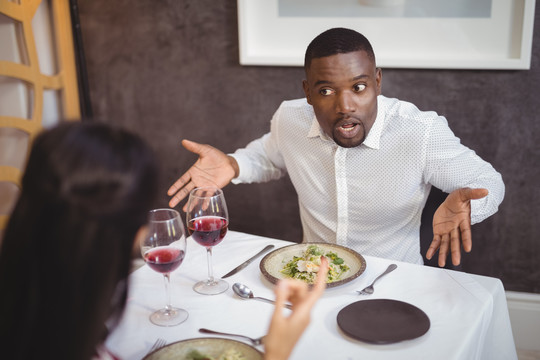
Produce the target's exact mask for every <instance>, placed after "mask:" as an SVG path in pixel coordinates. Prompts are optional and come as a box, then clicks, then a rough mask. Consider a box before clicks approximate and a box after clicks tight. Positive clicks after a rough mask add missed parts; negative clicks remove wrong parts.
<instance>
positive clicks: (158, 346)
mask: <svg viewBox="0 0 540 360" xmlns="http://www.w3.org/2000/svg"><path fill="white" fill-rule="evenodd" d="M165 344H167V341H165V339H162V338H157V340H156V342H155V343H154V345H152V347H151V348H150V350H148V353H147V354H150V353H151V352H153V351H156V350H157V349H161V348H162V347H163V346H165Z"/></svg>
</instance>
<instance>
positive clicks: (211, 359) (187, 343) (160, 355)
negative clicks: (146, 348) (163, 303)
mask: <svg viewBox="0 0 540 360" xmlns="http://www.w3.org/2000/svg"><path fill="white" fill-rule="evenodd" d="M165 359H179V360H262V359H263V354H262V352H260V351H259V350H257V349H255V348H254V347H252V346H249V345H247V344H245V343H243V342H240V341H236V340H229V339H222V338H194V339H187V340H182V341H177V342H174V343H171V344H168V345H166V346H164V347H162V348H160V349H158V350H155V351H153V352H151V353H150V354H148V355H146V356H145V357H144V359H143V360H165Z"/></svg>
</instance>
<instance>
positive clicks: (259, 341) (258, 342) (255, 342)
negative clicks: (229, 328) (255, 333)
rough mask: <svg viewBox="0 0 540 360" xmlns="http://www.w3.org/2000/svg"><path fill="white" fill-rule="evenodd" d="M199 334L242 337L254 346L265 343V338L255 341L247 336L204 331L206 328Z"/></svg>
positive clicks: (200, 330)
mask: <svg viewBox="0 0 540 360" xmlns="http://www.w3.org/2000/svg"><path fill="white" fill-rule="evenodd" d="M199 332H201V333H203V334H217V335H226V336H237V337H241V338H244V339H248V340H249V341H251V343H252V344H253V345H261V344H262V343H263V339H264V336H261V337H260V338H256V339H253V338H250V337H248V336H245V335H238V334H229V333H224V332H219V331H214V330H209V329H204V328H201V329H199Z"/></svg>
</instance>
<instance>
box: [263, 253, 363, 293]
mask: <svg viewBox="0 0 540 360" xmlns="http://www.w3.org/2000/svg"><path fill="white" fill-rule="evenodd" d="M321 256H324V257H326V258H327V259H328V263H329V265H330V269H329V271H328V275H327V279H326V284H327V285H326V286H327V287H334V286H338V285H341V284H344V283H347V282H349V281H352V280H354V279H356V278H357V277H358V276H360V275H361V274H362V273H363V272H364V271H365V270H366V260H365V259H364V257H363V256H362V255H360V254H359V253H357V252H356V251H354V250H352V249H349V248H347V247H344V246H341V245H336V244H329V243H303V244H295V245H289V246H285V247H282V248H279V249H277V250H274V251H272V252H271V253H269V254H267V255H266V256H265V257H264V258H263V259H262V260H261V263H260V265H259V268H260V270H261V272H262V274H263V275H264V277H265V278H266V279H267V280H268V281H270V282H271V283H273V284H275V283H277V282H278V280H279V279H285V278H294V279H299V280H302V281H304V282H306V283H308V284H313V282H314V281H315V278H316V276H317V272H318V271H319V265H320V264H321Z"/></svg>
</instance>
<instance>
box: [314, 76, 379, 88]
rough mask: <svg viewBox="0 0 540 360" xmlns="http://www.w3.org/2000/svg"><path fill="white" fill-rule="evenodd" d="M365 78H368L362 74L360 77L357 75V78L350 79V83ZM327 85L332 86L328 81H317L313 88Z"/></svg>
mask: <svg viewBox="0 0 540 360" xmlns="http://www.w3.org/2000/svg"><path fill="white" fill-rule="evenodd" d="M366 78H369V75H365V74H362V75H357V76H355V77H353V78H352V79H351V81H356V80H360V79H366ZM328 84H332V82H331V81H328V80H319V81H317V82H316V83H315V84H314V86H319V85H328Z"/></svg>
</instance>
